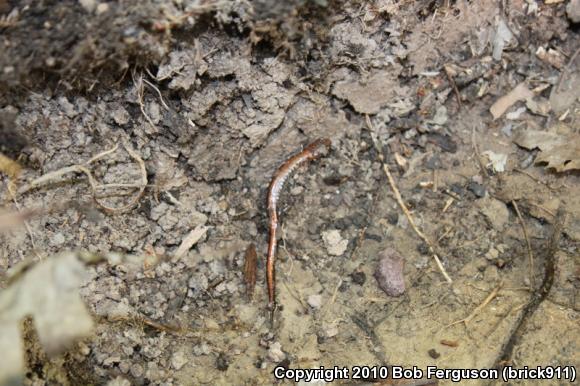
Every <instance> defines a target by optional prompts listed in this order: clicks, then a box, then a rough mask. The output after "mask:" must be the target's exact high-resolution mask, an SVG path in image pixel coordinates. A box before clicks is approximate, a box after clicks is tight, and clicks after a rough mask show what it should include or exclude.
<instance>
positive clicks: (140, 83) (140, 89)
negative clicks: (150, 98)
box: [133, 73, 157, 130]
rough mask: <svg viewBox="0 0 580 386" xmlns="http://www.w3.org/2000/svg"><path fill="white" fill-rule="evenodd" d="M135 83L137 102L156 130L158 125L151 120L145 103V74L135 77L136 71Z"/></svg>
mask: <svg viewBox="0 0 580 386" xmlns="http://www.w3.org/2000/svg"><path fill="white" fill-rule="evenodd" d="M133 83H135V90H136V92H137V104H138V105H139V109H140V110H141V114H143V116H144V117H145V119H146V120H147V122H149V124H150V125H151V127H152V128H153V129H154V130H157V126H155V124H154V123H153V120H151V117H149V115H148V114H147V113H146V112H145V105H144V104H143V93H144V87H143V74H141V75H139V78H138V79H135V73H133Z"/></svg>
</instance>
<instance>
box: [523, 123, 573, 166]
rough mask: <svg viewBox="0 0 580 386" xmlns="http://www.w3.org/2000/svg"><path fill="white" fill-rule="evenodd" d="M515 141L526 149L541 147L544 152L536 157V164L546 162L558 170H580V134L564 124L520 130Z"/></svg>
mask: <svg viewBox="0 0 580 386" xmlns="http://www.w3.org/2000/svg"><path fill="white" fill-rule="evenodd" d="M514 142H515V143H516V144H518V145H519V146H521V147H525V148H526V149H534V148H538V149H540V150H541V151H542V153H541V154H540V155H539V156H538V157H537V158H536V164H539V163H546V164H547V165H546V167H548V168H554V169H555V170H556V171H557V172H564V171H568V170H580V135H579V134H577V133H574V132H572V131H571V130H570V129H569V128H568V127H567V126H565V125H563V124H560V125H557V126H554V127H552V128H551V129H550V130H548V131H540V130H526V131H522V132H519V133H518V134H517V135H516V136H515V137H514Z"/></svg>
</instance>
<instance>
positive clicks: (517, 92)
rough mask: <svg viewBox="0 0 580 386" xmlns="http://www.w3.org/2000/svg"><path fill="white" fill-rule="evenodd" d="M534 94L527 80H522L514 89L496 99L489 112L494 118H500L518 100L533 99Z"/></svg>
mask: <svg viewBox="0 0 580 386" xmlns="http://www.w3.org/2000/svg"><path fill="white" fill-rule="evenodd" d="M533 96H534V93H533V92H532V91H531V90H530V89H529V88H528V86H526V83H525V82H522V83H520V84H518V85H517V86H516V87H515V88H514V89H513V90H512V91H510V92H509V93H507V94H506V95H504V96H502V97H501V98H499V99H498V100H497V101H495V103H494V104H493V105H491V107H490V108H489V112H490V113H491V115H493V119H498V118H499V117H501V116H502V115H503V114H504V113H505V112H506V111H507V110H508V109H509V108H510V107H512V106H513V105H514V104H515V103H516V102H518V101H525V100H526V99H531V98H532V97H533Z"/></svg>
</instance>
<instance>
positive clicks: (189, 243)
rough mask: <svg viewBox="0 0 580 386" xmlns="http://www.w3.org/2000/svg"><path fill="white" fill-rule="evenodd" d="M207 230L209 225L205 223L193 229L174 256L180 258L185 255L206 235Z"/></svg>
mask: <svg viewBox="0 0 580 386" xmlns="http://www.w3.org/2000/svg"><path fill="white" fill-rule="evenodd" d="M207 230H208V227H207V226H205V225H198V226H196V227H195V228H194V229H192V230H191V231H190V232H189V234H188V235H187V236H186V237H185V238H184V239H183V240H182V241H181V244H180V245H179V247H178V248H177V250H176V251H175V254H174V255H173V257H174V258H175V259H180V258H181V257H182V256H183V255H185V252H187V251H189V249H190V248H191V247H193V245H194V244H195V243H197V242H198V241H199V240H200V239H201V238H202V237H203V236H204V235H205V233H206V232H207Z"/></svg>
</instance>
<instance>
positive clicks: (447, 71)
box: [443, 65, 462, 110]
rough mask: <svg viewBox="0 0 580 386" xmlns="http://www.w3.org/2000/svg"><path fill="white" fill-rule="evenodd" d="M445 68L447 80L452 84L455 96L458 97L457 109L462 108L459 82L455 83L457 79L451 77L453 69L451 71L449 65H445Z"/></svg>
mask: <svg viewBox="0 0 580 386" xmlns="http://www.w3.org/2000/svg"><path fill="white" fill-rule="evenodd" d="M443 68H444V69H445V75H447V80H449V84H451V87H452V88H453V91H454V92H455V97H456V98H457V109H458V110H461V107H462V105H461V94H460V93H459V89H458V88H457V84H455V80H453V78H452V77H451V71H449V68H448V67H447V65H445V66H443Z"/></svg>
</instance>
